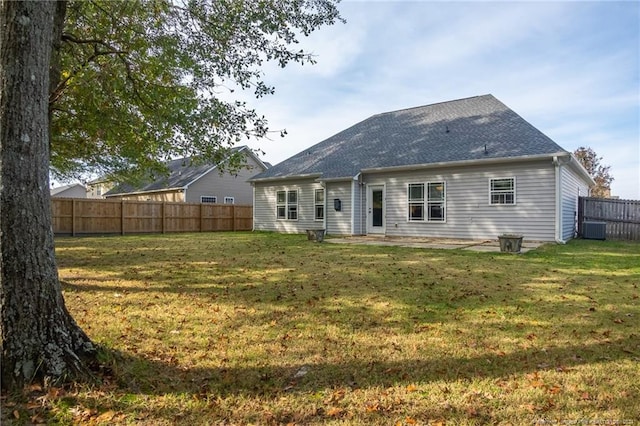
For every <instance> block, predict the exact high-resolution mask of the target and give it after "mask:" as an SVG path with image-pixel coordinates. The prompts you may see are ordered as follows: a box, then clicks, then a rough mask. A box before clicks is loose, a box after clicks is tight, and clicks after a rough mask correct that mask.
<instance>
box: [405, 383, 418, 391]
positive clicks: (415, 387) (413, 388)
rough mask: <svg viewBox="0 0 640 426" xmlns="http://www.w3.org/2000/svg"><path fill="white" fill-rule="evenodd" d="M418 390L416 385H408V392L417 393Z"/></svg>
mask: <svg viewBox="0 0 640 426" xmlns="http://www.w3.org/2000/svg"><path fill="white" fill-rule="evenodd" d="M417 390H418V387H417V386H416V385H414V384H410V385H407V392H415V391H417Z"/></svg>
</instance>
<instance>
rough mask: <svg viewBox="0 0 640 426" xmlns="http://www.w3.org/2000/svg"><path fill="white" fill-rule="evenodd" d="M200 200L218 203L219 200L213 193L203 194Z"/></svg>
mask: <svg viewBox="0 0 640 426" xmlns="http://www.w3.org/2000/svg"><path fill="white" fill-rule="evenodd" d="M200 202H201V203H217V202H218V197H216V196H213V195H202V196H201V197H200Z"/></svg>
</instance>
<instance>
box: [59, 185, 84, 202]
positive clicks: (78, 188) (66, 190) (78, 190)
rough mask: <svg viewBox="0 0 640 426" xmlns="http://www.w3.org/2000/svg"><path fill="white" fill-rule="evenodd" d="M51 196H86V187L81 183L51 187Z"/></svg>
mask: <svg viewBox="0 0 640 426" xmlns="http://www.w3.org/2000/svg"><path fill="white" fill-rule="evenodd" d="M51 197H53V198H87V188H85V187H84V185H82V184H81V183H72V184H70V185H64V186H59V187H58V188H51Z"/></svg>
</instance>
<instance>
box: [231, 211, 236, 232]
mask: <svg viewBox="0 0 640 426" xmlns="http://www.w3.org/2000/svg"><path fill="white" fill-rule="evenodd" d="M231 216H232V217H233V223H232V225H231V230H232V231H233V232H236V206H235V204H232V205H231Z"/></svg>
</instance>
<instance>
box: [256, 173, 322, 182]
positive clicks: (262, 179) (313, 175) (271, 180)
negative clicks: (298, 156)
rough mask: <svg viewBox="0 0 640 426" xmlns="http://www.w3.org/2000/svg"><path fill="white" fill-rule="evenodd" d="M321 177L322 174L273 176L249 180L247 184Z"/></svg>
mask: <svg viewBox="0 0 640 426" xmlns="http://www.w3.org/2000/svg"><path fill="white" fill-rule="evenodd" d="M320 176H322V173H307V174H302V175H290V176H273V177H267V178H260V179H254V178H252V179H247V182H251V183H262V182H273V181H281V180H295V179H309V178H319V177H320Z"/></svg>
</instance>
